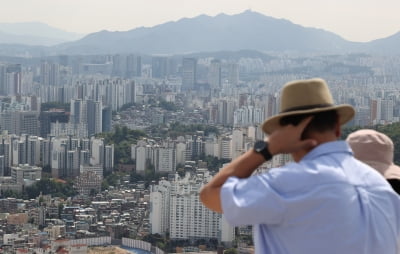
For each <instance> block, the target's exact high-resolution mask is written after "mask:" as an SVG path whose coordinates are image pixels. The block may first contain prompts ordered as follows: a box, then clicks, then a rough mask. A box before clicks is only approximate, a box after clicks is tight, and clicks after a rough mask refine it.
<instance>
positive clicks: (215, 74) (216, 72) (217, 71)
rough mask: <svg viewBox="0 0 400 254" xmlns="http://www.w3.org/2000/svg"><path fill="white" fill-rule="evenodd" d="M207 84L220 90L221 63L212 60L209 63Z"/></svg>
mask: <svg viewBox="0 0 400 254" xmlns="http://www.w3.org/2000/svg"><path fill="white" fill-rule="evenodd" d="M208 83H209V84H210V86H211V88H214V89H215V88H221V84H222V65H221V61H220V60H218V59H214V60H212V61H211V64H210V67H209V70H208Z"/></svg>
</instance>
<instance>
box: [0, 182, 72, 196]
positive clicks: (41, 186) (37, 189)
mask: <svg viewBox="0 0 400 254" xmlns="http://www.w3.org/2000/svg"><path fill="white" fill-rule="evenodd" d="M40 193H42V194H43V195H46V194H51V195H52V196H54V197H61V198H67V197H73V196H75V195H76V194H77V192H76V191H75V190H74V188H73V182H72V181H71V180H68V181H61V180H56V179H52V178H43V179H41V180H39V181H37V182H35V183H34V184H33V185H31V186H29V187H26V188H25V189H23V191H22V193H17V192H15V191H11V190H6V191H3V192H2V195H1V196H2V197H3V198H8V197H13V198H22V199H34V198H36V197H37V196H39V195H40Z"/></svg>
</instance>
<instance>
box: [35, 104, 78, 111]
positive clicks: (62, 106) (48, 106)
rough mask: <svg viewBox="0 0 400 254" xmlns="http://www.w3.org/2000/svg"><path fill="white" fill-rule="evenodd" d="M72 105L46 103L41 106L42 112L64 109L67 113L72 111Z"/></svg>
mask: <svg viewBox="0 0 400 254" xmlns="http://www.w3.org/2000/svg"><path fill="white" fill-rule="evenodd" d="M70 105H71V104H70V103H61V102H45V103H42V104H41V105H40V111H48V110H49V109H52V108H58V109H63V110H64V111H65V112H69V111H70Z"/></svg>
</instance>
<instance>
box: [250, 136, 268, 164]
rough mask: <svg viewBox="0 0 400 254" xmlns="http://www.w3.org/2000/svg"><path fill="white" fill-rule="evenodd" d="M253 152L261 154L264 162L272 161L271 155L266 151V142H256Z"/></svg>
mask: <svg viewBox="0 0 400 254" xmlns="http://www.w3.org/2000/svg"><path fill="white" fill-rule="evenodd" d="M254 151H255V152H256V153H259V154H261V155H262V156H263V157H264V158H265V160H266V161H269V160H270V159H272V154H271V153H270V152H269V150H268V142H266V141H264V140H258V141H256V143H254Z"/></svg>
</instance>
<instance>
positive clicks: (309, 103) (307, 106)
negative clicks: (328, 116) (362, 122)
mask: <svg viewBox="0 0 400 254" xmlns="http://www.w3.org/2000/svg"><path fill="white" fill-rule="evenodd" d="M328 110H336V111H337V113H338V115H339V123H340V124H345V123H346V122H348V121H349V120H351V119H352V118H353V116H354V113H355V111H354V108H353V107H352V106H351V105H347V104H342V105H336V106H335V105H334V102H333V98H332V95H331V92H330V91H329V88H328V85H327V84H326V82H325V81H324V80H323V79H320V78H314V79H309V80H296V81H292V82H289V83H287V84H285V86H284V87H283V89H282V93H281V107H280V113H279V114H278V115H276V116H273V117H270V118H269V119H267V120H265V122H264V123H263V124H262V130H263V131H264V132H265V133H267V134H271V133H272V132H273V131H274V130H276V129H277V128H279V127H280V123H279V122H280V119H281V118H282V117H285V116H291V115H301V114H309V113H318V112H323V111H328Z"/></svg>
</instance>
